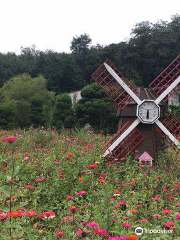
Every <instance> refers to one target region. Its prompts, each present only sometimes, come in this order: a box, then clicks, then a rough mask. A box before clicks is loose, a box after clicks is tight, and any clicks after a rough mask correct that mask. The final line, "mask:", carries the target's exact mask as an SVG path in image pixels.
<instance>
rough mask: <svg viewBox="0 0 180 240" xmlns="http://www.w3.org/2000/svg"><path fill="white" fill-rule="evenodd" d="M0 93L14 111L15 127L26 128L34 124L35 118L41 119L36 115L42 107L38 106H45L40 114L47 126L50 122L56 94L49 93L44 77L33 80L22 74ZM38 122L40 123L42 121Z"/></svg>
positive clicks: (11, 80) (8, 83)
mask: <svg viewBox="0 0 180 240" xmlns="http://www.w3.org/2000/svg"><path fill="white" fill-rule="evenodd" d="M0 91H1V94H2V95H3V97H4V102H5V104H6V105H8V106H10V107H11V108H12V109H13V112H14V123H15V126H17V127H26V126H29V125H30V124H31V123H34V122H33V121H35V119H34V120H33V118H40V116H39V117H37V114H36V113H35V111H36V112H37V111H38V109H37V107H40V106H37V105H38V104H39V105H42V104H43V106H41V113H39V114H40V115H41V114H42V115H41V117H42V119H43V120H42V121H43V122H44V123H46V124H48V123H49V122H50V115H51V106H52V102H53V98H54V93H53V92H48V90H47V88H46V80H45V78H44V77H42V76H39V77H36V78H31V77H30V76H29V75H28V74H22V75H21V76H18V77H14V78H12V79H10V80H9V81H8V82H6V83H5V84H4V85H3V87H2V88H1V90H0ZM38 96H40V97H38ZM37 98H38V99H37ZM40 98H41V99H40ZM37 102H38V103H37ZM40 102H41V103H40ZM42 107H43V110H42ZM35 108H36V110H35ZM39 110H40V109H39ZM33 115H34V117H33ZM35 115H36V117H35ZM36 120H37V119H36ZM37 121H40V119H39V120H37ZM41 123H42V122H41ZM37 124H38V125H39V124H40V122H37Z"/></svg>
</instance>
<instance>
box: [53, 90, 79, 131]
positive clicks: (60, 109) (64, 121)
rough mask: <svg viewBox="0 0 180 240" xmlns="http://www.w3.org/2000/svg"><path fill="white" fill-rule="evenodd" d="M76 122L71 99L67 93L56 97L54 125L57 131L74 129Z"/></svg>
mask: <svg viewBox="0 0 180 240" xmlns="http://www.w3.org/2000/svg"><path fill="white" fill-rule="evenodd" d="M75 123H76V120H75V116H74V111H73V108H72V101H71V97H70V96H69V94H67V93H62V94H59V95H57V96H56V98H55V104H54V111H53V121H52V125H53V126H55V127H56V128H57V129H61V128H62V127H65V128H73V127H74V126H75Z"/></svg>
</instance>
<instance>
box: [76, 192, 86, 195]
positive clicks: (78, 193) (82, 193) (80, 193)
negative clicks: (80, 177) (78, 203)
mask: <svg viewBox="0 0 180 240" xmlns="http://www.w3.org/2000/svg"><path fill="white" fill-rule="evenodd" d="M86 193H87V192H86V191H80V192H77V193H75V195H76V196H82V195H84V194H86Z"/></svg>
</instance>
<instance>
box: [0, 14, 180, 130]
mask: <svg viewBox="0 0 180 240" xmlns="http://www.w3.org/2000/svg"><path fill="white" fill-rule="evenodd" d="M91 42H92V40H91V38H90V37H89V35H87V34H82V35H80V36H76V37H74V38H73V39H72V42H71V46H70V49H71V53H57V52H53V51H51V50H47V51H45V52H42V51H38V50H36V48H35V46H32V47H30V48H22V49H21V54H20V55H16V54H15V53H7V54H2V53H1V54H0V87H1V89H0V128H13V127H29V126H34V127H39V126H45V127H49V126H51V127H56V128H57V129H61V128H62V127H65V128H72V127H82V126H83V125H84V124H86V123H89V124H90V125H91V126H92V127H93V128H94V129H95V130H104V131H105V132H106V133H108V132H115V131H116V126H117V123H116V121H117V119H116V107H115V106H114V105H112V101H111V100H110V99H109V98H108V97H107V96H105V94H104V93H103V91H102V89H100V88H99V87H98V86H97V85H96V84H95V83H93V80H92V79H91V74H92V73H93V72H94V71H95V70H96V69H97V67H99V65H100V64H102V62H104V61H105V60H106V59H107V58H109V59H110V60H111V61H112V62H113V63H114V64H115V65H116V66H117V67H118V68H119V70H120V71H122V72H123V73H124V75H125V76H126V77H127V78H128V79H129V80H132V81H134V82H136V84H137V85H139V86H148V85H149V83H150V82H151V81H152V80H153V79H154V78H155V77H156V76H157V75H158V74H159V73H160V72H161V71H162V70H163V69H164V68H165V67H166V66H167V65H168V64H169V63H170V62H171V61H172V60H173V59H174V58H175V57H176V56H177V55H179V54H180V16H179V15H175V16H173V17H172V19H171V21H170V22H164V21H160V22H158V23H156V24H152V23H150V22H142V23H139V24H137V25H136V26H135V28H134V29H133V30H132V34H131V38H130V39H129V40H128V41H126V42H120V43H119V44H110V45H109V46H105V47H103V46H100V45H96V46H92V45H91ZM80 89H82V99H81V100H80V101H79V102H78V104H77V105H76V106H75V107H74V106H72V102H71V99H70V96H69V95H68V94H67V92H71V91H75V90H80ZM172 110H173V112H174V114H175V115H176V116H177V117H178V118H180V108H177V107H174V108H173V109H172Z"/></svg>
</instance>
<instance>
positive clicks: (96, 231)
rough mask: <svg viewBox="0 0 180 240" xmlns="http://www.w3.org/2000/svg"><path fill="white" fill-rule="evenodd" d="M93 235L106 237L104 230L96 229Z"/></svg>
mask: <svg viewBox="0 0 180 240" xmlns="http://www.w3.org/2000/svg"><path fill="white" fill-rule="evenodd" d="M93 233H94V234H97V235H104V236H105V237H106V236H107V231H106V230H105V229H96V230H94V232H93Z"/></svg>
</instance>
